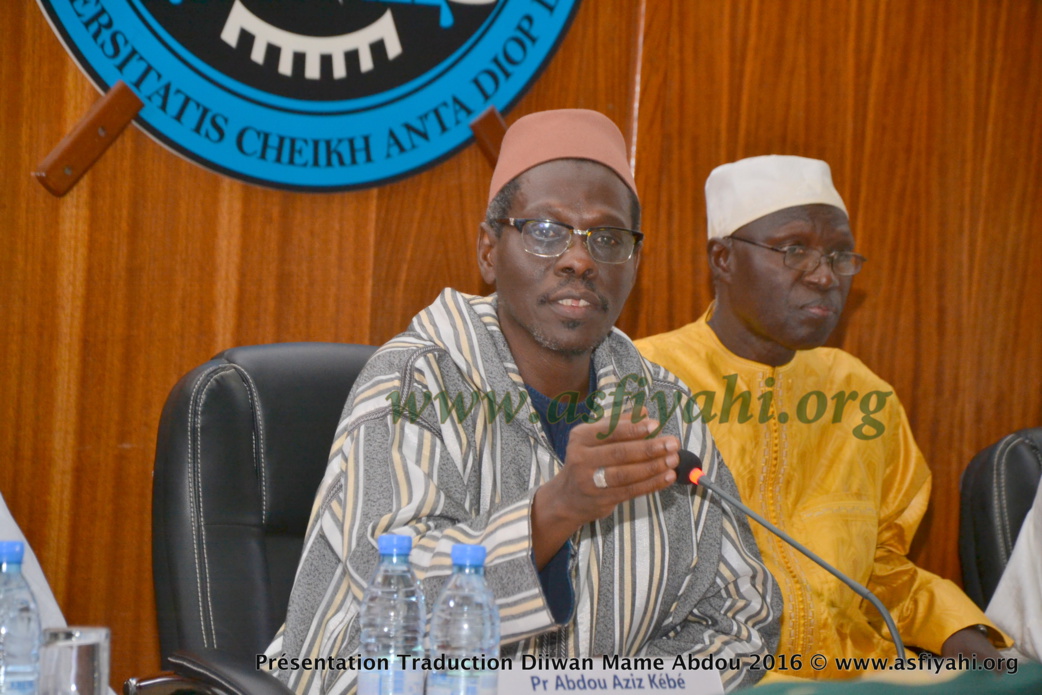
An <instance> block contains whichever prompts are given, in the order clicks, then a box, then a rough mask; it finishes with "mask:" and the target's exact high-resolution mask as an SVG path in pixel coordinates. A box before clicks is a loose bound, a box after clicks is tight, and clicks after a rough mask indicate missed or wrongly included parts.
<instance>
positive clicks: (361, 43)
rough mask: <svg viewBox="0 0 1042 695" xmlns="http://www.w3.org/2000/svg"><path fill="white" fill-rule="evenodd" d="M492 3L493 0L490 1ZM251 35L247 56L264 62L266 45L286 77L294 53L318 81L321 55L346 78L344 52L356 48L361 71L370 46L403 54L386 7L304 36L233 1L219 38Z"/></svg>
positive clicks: (231, 40) (235, 40) (367, 65)
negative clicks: (333, 31) (368, 18)
mask: <svg viewBox="0 0 1042 695" xmlns="http://www.w3.org/2000/svg"><path fill="white" fill-rule="evenodd" d="M492 1H493V2H495V0H492ZM243 31H246V32H248V33H250V34H252V35H253V50H252V51H250V59H251V60H253V62H254V63H257V64H260V65H263V64H264V53H265V51H266V50H267V48H268V46H269V45H271V46H274V47H275V48H277V49H278V50H279V73H280V74H283V75H286V76H287V77H289V76H291V75H292V74H293V55H294V54H295V53H303V54H304V77H306V78H307V79H309V80H317V79H319V78H320V77H321V74H322V68H321V65H322V63H321V60H322V56H324V55H328V56H329V57H331V58H332V59H333V77H334V78H335V79H338V80H342V79H344V78H345V77H347V64H346V61H345V60H344V54H346V53H347V52H348V51H358V62H359V65H360V67H361V69H362V72H369V71H370V70H372V69H373V54H372V50H371V49H370V47H371V46H372V45H374V44H376V43H379V42H381V41H382V42H383V44H384V48H386V50H387V58H388V60H394V59H395V58H397V57H398V56H399V55H401V53H402V44H401V42H400V41H399V40H398V29H397V28H396V27H395V25H394V17H393V16H392V15H391V11H390V10H387V12H385V13H384V14H383V16H382V17H380V19H378V20H376V21H375V22H373V23H372V24H370V25H369V26H367V27H365V28H363V29H359V30H358V31H352V32H349V33H347V34H340V35H339V36H304V35H302V34H295V33H293V32H290V31H285V30H283V29H279V28H278V27H273V26H271V25H270V24H268V23H267V22H265V21H264V20H263V19H261V18H260V17H258V16H257V15H255V14H253V13H252V12H250V11H249V10H248V9H247V8H246V7H245V6H244V5H243V4H242V2H240V0H235V4H234V5H233V6H232V11H231V12H230V13H229V14H228V19H227V20H225V22H224V29H223V30H222V31H221V39H223V40H224V42H225V43H226V44H228V45H229V46H231V47H232V48H235V47H236V46H238V44H239V36H240V34H241V32H243Z"/></svg>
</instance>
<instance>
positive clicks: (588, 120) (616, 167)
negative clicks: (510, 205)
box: [488, 109, 637, 203]
mask: <svg viewBox="0 0 1042 695" xmlns="http://www.w3.org/2000/svg"><path fill="white" fill-rule="evenodd" d="M555 159H589V160H592V161H594V162H598V163H600V164H603V165H604V166H606V167H608V168H609V169H611V170H612V171H614V172H615V173H616V174H618V175H619V178H621V179H622V181H623V183H625V184H626V185H627V186H629V188H630V190H632V191H633V192H634V194H635V193H636V192H637V185H636V183H634V181H633V172H632V171H631V170H630V163H629V160H628V159H627V158H626V141H625V140H624V139H623V137H622V132H621V131H619V128H618V126H616V125H615V124H614V123H612V121H611V119H609V118H608V117H607V116H605V115H604V114H602V113H599V112H597V111H589V110H586V109H557V110H555V111H540V112H538V113H533V114H529V115H528V116H524V117H522V118H520V119H518V120H517V122H516V123H514V125H512V126H510V128H509V129H508V130H507V132H506V135H504V136H503V144H502V145H501V146H500V150H499V160H498V161H497V162H496V169H495V171H493V172H492V184H491V186H489V191H488V200H489V202H490V203H491V202H492V199H493V198H495V197H496V194H497V193H499V191H500V189H502V188H503V186H505V185H506V184H508V183H510V181H512V180H513V179H514V178H516V177H517V176H519V175H520V174H523V173H524V172H526V171H528V170H529V169H531V168H532V167H534V166H536V165H538V164H543V163H545V162H551V161H553V160H555Z"/></svg>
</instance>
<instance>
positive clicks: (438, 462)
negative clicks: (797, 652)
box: [267, 290, 781, 694]
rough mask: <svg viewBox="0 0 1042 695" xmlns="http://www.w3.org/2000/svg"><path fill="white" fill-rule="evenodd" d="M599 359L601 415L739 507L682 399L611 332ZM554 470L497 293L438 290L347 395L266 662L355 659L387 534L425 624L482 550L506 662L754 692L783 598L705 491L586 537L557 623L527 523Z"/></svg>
mask: <svg viewBox="0 0 1042 695" xmlns="http://www.w3.org/2000/svg"><path fill="white" fill-rule="evenodd" d="M593 359H594V367H595V370H596V374H597V388H598V392H597V393H596V394H594V395H595V396H602V395H603V400H602V401H601V403H602V404H603V408H604V410H605V411H606V412H608V413H610V410H611V403H612V402H613V400H614V399H615V396H616V391H618V392H619V394H620V398H621V394H622V393H623V391H624V390H625V391H626V392H629V393H630V394H631V396H630V398H634V397H635V398H637V399H638V400H639V399H640V398H641V397H643V398H644V400H645V405H646V406H647V408H648V410H649V411H650V414H651V416H652V417H654V418H656V419H658V420H660V421H661V422H662V423H663V428H662V433H663V434H672V435H674V436H676V437H678V438H679V440H680V442H681V446H682V447H684V448H685V449H688V450H690V451H693V452H695V453H697V454H698V455H699V456H700V457H701V458H702V460H703V461H705V462H706V465H705V468H706V471H707V474H708V475H709V476H711V477H712V478H715V480H716V482H717V484H719V485H722V486H724V488H725V489H728V490H730V491H731V493H732V494H734V495H737V494H738V493H737V491H736V489H735V487H734V482H733V480H732V479H731V475H730V473H729V472H728V470H727V468H726V467H725V466H724V465H723V463H722V461H721V459H720V456H719V454H718V453H717V451H716V448H715V446H714V445H713V441H712V438H711V437H710V435H709V432H708V430H706V428H705V424H704V423H703V422H702V421H701V419H695V420H694V421H693V422H692V421H691V420H692V418H691V417H690V411H689V412H688V413H687V417H685V412H684V408H683V405H681V407H679V408H678V407H676V406H675V404H677V403H681V404H682V403H684V402H686V401H687V399H688V398H689V393H688V392H687V390H686V389H685V387H684V386H683V385H682V384H681V382H680V381H679V380H678V379H677V378H676V377H675V376H673V375H672V374H670V373H669V372H668V371H666V370H665V369H663V368H662V367H659V366H658V365H655V364H653V363H651V362H648V361H646V360H644V359H643V358H642V357H641V356H640V355H639V353H638V352H637V350H636V348H634V346H633V344H632V342H630V340H629V338H627V337H626V336H625V335H624V334H623V333H622V332H620V331H618V330H617V329H615V330H613V331H612V333H611V334H610V335H609V336H608V337H607V338H606V339H605V341H604V342H603V343H602V344H601V345H600V346H599V347H598V348H597V349H596V350H595V351H594V354H593ZM637 393H640V394H643V396H634V395H633V394H637ZM663 406H665V407H666V410H664V411H663V410H662V408H663ZM562 465H563V462H562V461H561V460H559V459H558V458H557V456H556V455H555V454H554V452H553V449H552V447H551V446H550V443H549V441H548V440H547V438H546V435H545V433H544V432H543V429H542V427H541V425H540V423H539V420H538V417H537V416H536V414H535V411H534V410H533V409H532V408H531V406H530V404H529V402H528V398H527V392H526V390H525V386H524V382H523V381H522V379H521V376H520V374H519V373H518V370H517V367H516V365H515V364H514V361H513V357H512V355H511V353H510V349H509V347H508V346H507V343H506V339H505V338H504V336H503V334H502V332H501V331H500V327H499V321H498V319H497V317H496V298H495V295H492V296H490V297H476V296H471V295H465V294H462V293H459V292H456V291H454V290H445V291H444V292H443V293H442V294H441V295H440V296H439V297H438V299H437V301H435V303H434V304H432V305H431V306H429V307H428V308H427V309H425V310H424V311H423V312H421V313H420V314H419V315H418V316H417V317H416V318H415V319H413V321H412V323H411V324H410V326H409V329H408V330H407V331H406V332H405V333H402V334H400V335H399V336H397V337H396V338H394V339H392V340H391V341H390V342H388V343H387V344H385V345H384V346H383V347H381V348H380V350H379V351H378V352H377V353H376V354H375V355H374V356H373V357H372V359H371V360H370V361H369V363H368V364H367V365H366V367H365V369H364V371H363V372H362V374H361V375H360V376H359V378H358V381H357V382H356V383H355V386H354V388H353V389H352V391H351V395H350V396H349V397H348V401H347V405H346V406H345V408H344V415H343V417H342V419H341V422H340V424H339V426H338V428H337V433H336V438H335V441H334V443H333V447H332V451H331V455H330V461H329V466H328V468H327V469H326V473H325V477H324V478H323V481H322V484H321V486H320V488H319V491H318V495H317V497H316V500H315V505H314V508H313V510H312V515H311V522H310V525H309V528H308V532H307V536H306V538H305V542H304V552H303V556H302V558H301V561H300V566H299V567H298V569H297V575H296V580H295V582H294V586H293V590H292V594H291V596H290V602H289V609H288V614H287V618H286V624H285V625H284V626H283V628H282V629H281V630H280V631H279V633H278V635H276V637H275V640H274V642H273V643H272V644H271V646H270V647H269V648H268V651H267V654H268V656H269V657H270V658H278V657H280V656H285V657H287V658H288V659H298V666H299V664H302V663H305V662H304V660H305V659H314V658H316V657H330V656H340V657H344V658H347V657H349V656H351V655H354V654H357V650H358V645H359V625H358V621H357V620H356V617H357V614H358V605H359V601H360V600H361V597H362V593H363V591H364V590H365V587H366V584H367V582H368V580H369V579H370V577H371V576H372V574H373V571H374V569H375V567H376V564H377V561H378V552H377V549H376V540H375V539H376V538H377V536H379V535H380V534H382V533H388V532H396V533H406V534H409V535H411V536H412V537H413V542H414V545H413V551H412V555H411V561H412V565H413V568H414V569H415V571H416V574H417V576H418V577H419V578H420V581H421V583H422V585H423V589H424V593H425V595H426V596H427V598H428V604H427V605H428V609H430V608H431V607H433V604H434V599H435V598H436V597H437V595H438V594H439V592H440V591H441V588H442V586H443V585H444V583H445V581H446V580H447V578H448V576H449V574H451V571H452V562H451V559H450V552H451V549H452V546H453V545H454V544H455V543H458V542H465V543H481V544H483V545H484V546H485V547H486V548H487V549H488V558H487V561H486V579H487V581H488V583H489V586H490V588H491V589H492V592H493V593H494V595H495V597H496V603H497V605H498V607H499V613H500V619H501V629H502V653H503V655H505V656H510V655H520V654H533V655H537V654H540V655H555V656H569V657H571V656H575V657H585V656H599V655H624V656H666V657H673V656H675V655H679V654H691V655H695V656H698V657H704V656H707V655H712V656H714V657H724V658H726V659H728V661H730V662H732V663H740V664H741V666H740V667H739V668H737V669H726V670H724V671H722V673H721V677H722V678H723V682H724V686H725V688H726V689H728V690H730V689H733V688H734V687H737V686H738V685H739V684H744V685H748V684H750V683H752V682H755V681H756V680H758V679H759V678H760V676H761V675H762V673H763V672H762V671H753V670H750V669H749V668H748V666H749V664H750V663H751V662H752V661H753V659H754V657H755V656H760V657H762V656H764V655H765V654H768V653H770V652H771V651H773V649H774V647H775V646H776V644H777V640H778V620H779V617H780V614H781V600H780V598H779V597H778V592H777V589H776V586H775V583H774V579H773V578H772V577H771V575H770V573H769V572H768V571H767V570H766V568H765V567H764V566H763V564H762V563H761V561H760V556H759V552H758V551H757V549H756V545H755V542H754V541H753V537H752V534H751V533H750V531H749V528H748V524H747V522H746V521H745V520H744V518H741V517H739V516H736V515H735V514H733V513H732V512H731V510H730V509H728V508H726V505H721V504H720V503H719V500H717V499H716V497H715V496H713V495H712V494H711V493H708V492H707V491H706V490H704V489H703V488H697V489H696V488H692V487H686V486H676V485H674V486H671V487H670V488H668V489H666V490H663V491H661V492H659V493H656V494H654V495H647V496H644V497H640V498H637V499H634V500H630V501H628V502H625V503H622V504H620V505H619V506H618V507H616V509H615V511H614V513H613V514H612V515H611V516H609V517H607V518H604V519H601V520H599V521H596V522H592V523H589V524H586V525H585V526H583V527H582V528H581V529H580V530H579V531H578V532H577V533H576V534H575V535H574V536H573V537H572V540H571V543H572V548H573V551H572V555H571V557H570V559H569V571H568V573H569V576H568V579H569V581H570V582H571V585H572V591H573V594H574V607H573V610H572V613H571V615H570V616H569V617H568V619H567V621H566V622H564V623H560V624H559V623H556V622H555V621H554V618H553V616H552V614H551V611H550V609H549V607H548V605H547V601H546V598H545V597H544V595H543V591H542V588H541V585H540V581H539V575H538V573H537V571H536V568H535V565H534V564H533V561H532V538H531V532H530V531H531V518H530V514H531V507H532V499H533V496H534V494H535V490H536V489H537V488H538V487H539V486H540V485H541V484H542V483H544V482H546V481H548V480H549V479H550V478H552V477H553V476H554V474H555V473H556V472H557V471H558V470H559V469H560V468H561V466H562ZM667 663H669V664H672V661H671V660H667ZM276 674H277V675H278V676H279V677H280V678H281V679H282V680H283V681H285V682H286V683H287V684H289V685H290V687H292V688H293V689H295V690H296V691H297V692H298V693H312V694H315V693H338V694H339V693H353V692H354V690H355V673H354V672H353V671H350V670H346V671H338V670H335V669H327V670H319V669H307V668H299V667H298V668H296V669H293V668H290V669H284V670H282V671H277V672H276Z"/></svg>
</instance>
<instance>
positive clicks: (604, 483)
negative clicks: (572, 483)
mask: <svg viewBox="0 0 1042 695" xmlns="http://www.w3.org/2000/svg"><path fill="white" fill-rule="evenodd" d="M593 484H594V485H596V486H597V487H598V488H600V489H601V490H603V489H604V488H606V487H608V479H607V478H605V477H604V466H601V467H600V468H598V469H597V470H595V471H594V472H593Z"/></svg>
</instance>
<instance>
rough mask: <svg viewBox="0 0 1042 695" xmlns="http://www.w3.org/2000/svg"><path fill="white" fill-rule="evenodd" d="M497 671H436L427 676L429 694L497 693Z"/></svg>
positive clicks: (480, 694) (484, 694) (491, 694)
mask: <svg viewBox="0 0 1042 695" xmlns="http://www.w3.org/2000/svg"><path fill="white" fill-rule="evenodd" d="M498 681H499V678H498V674H497V673H496V672H495V671H447V672H446V671H435V672H433V673H431V674H430V675H429V676H428V677H427V695H496V691H497V690H498V688H497V686H498Z"/></svg>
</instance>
